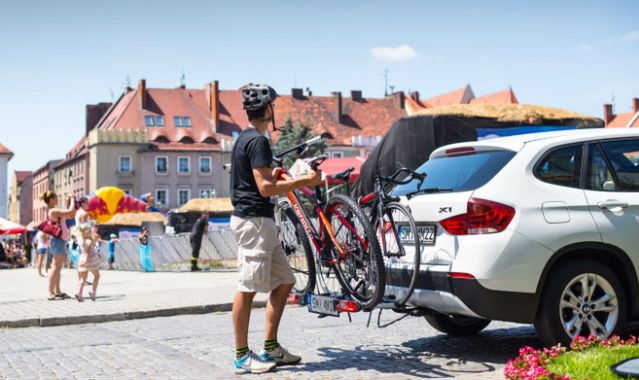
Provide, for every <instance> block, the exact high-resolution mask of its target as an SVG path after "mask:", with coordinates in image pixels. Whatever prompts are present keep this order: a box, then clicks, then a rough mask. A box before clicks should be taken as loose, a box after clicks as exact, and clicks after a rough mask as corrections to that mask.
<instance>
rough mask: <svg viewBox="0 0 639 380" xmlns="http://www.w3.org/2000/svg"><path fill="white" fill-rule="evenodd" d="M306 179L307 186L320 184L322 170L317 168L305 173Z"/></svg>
mask: <svg viewBox="0 0 639 380" xmlns="http://www.w3.org/2000/svg"><path fill="white" fill-rule="evenodd" d="M306 180H307V181H308V185H307V186H319V185H321V184H322V182H323V181H322V172H321V171H320V170H319V169H318V170H312V171H311V172H309V173H308V174H307V175H306Z"/></svg>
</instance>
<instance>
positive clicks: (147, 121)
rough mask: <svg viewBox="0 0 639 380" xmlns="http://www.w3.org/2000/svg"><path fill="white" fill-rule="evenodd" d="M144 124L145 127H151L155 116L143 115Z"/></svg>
mask: <svg viewBox="0 0 639 380" xmlns="http://www.w3.org/2000/svg"><path fill="white" fill-rule="evenodd" d="M144 125H146V126H147V127H152V126H154V125H155V118H154V117H153V116H145V117H144Z"/></svg>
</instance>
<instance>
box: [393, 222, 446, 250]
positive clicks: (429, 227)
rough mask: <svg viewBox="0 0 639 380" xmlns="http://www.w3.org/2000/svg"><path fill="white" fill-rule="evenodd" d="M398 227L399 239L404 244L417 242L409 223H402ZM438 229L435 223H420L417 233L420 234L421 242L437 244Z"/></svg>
mask: <svg viewBox="0 0 639 380" xmlns="http://www.w3.org/2000/svg"><path fill="white" fill-rule="evenodd" d="M397 227H398V228H397V233H398V234H399V241H400V242H401V243H402V244H406V245H411V244H413V243H414V242H415V236H414V235H413V231H412V230H411V228H410V226H409V225H408V224H400V225H399V226H397ZM436 231H437V230H436V229H435V225H434V224H418V225H417V235H418V236H419V243H420V244H424V245H435V232H436Z"/></svg>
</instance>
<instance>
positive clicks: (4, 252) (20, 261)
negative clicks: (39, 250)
mask: <svg viewBox="0 0 639 380" xmlns="http://www.w3.org/2000/svg"><path fill="white" fill-rule="evenodd" d="M30 261H31V245H30V244H29V243H28V242H27V243H22V242H20V241H19V240H2V241H0V269H8V268H25V267H27V266H28V265H29V262H30Z"/></svg>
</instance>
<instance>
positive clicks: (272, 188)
mask: <svg viewBox="0 0 639 380" xmlns="http://www.w3.org/2000/svg"><path fill="white" fill-rule="evenodd" d="M253 176H254V177H255V184H257V189H258V190H259V191H260V194H261V195H262V196H263V197H266V198H267V197H272V196H275V195H280V194H286V193H288V192H289V191H293V190H297V189H299V188H302V187H306V186H317V185H319V184H321V183H322V175H321V173H320V172H319V171H312V172H310V173H309V174H308V175H307V176H306V177H302V178H298V179H292V178H291V179H286V180H278V179H277V178H275V177H273V171H272V169H271V168H268V167H263V168H254V169H253Z"/></svg>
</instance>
